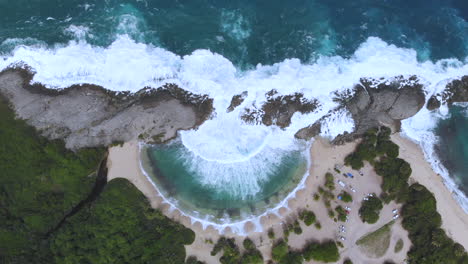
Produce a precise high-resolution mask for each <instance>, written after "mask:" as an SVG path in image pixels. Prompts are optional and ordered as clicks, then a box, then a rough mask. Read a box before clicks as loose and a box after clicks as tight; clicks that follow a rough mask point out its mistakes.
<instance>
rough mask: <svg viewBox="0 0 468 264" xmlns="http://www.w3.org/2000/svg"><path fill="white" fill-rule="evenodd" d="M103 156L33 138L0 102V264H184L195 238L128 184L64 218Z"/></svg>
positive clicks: (111, 187) (84, 193) (89, 185)
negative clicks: (73, 150) (70, 149)
mask: <svg viewBox="0 0 468 264" xmlns="http://www.w3.org/2000/svg"><path fill="white" fill-rule="evenodd" d="M104 156H105V149H104V148H95V149H82V150H79V151H77V152H72V151H69V150H67V149H65V147H64V144H63V142H61V141H59V140H55V141H50V140H47V139H46V138H44V137H42V136H39V135H38V132H37V131H35V129H34V128H32V127H30V126H28V125H27V124H26V122H25V121H23V120H18V119H15V115H14V112H13V111H11V109H10V108H9V106H8V104H7V103H6V100H4V98H0V160H1V162H0V172H1V173H0V263H21V264H24V263H47V264H49V263H174V264H175V263H177V264H180V263H183V262H184V259H185V249H184V245H185V244H190V243H192V242H193V239H194V233H193V231H191V230H190V229H187V228H185V227H183V226H182V225H180V224H177V223H175V222H173V221H172V220H170V219H168V218H167V217H165V216H164V215H162V214H161V213H160V212H159V211H157V210H153V209H152V208H151V207H150V205H149V202H148V201H147V200H146V198H145V197H144V196H143V195H142V194H141V193H140V192H139V191H138V190H137V189H136V188H135V187H134V186H133V185H131V184H130V183H129V182H128V181H127V180H124V179H118V180H113V181H111V182H109V183H108V184H107V185H106V186H105V187H104V189H103V191H102V192H101V193H100V195H99V196H98V197H97V199H95V200H93V201H91V203H89V204H86V205H85V206H83V207H82V208H81V209H80V210H79V211H78V212H77V213H76V214H74V215H71V216H70V217H68V218H65V216H67V215H69V214H70V212H71V211H72V209H73V208H76V206H77V205H78V204H80V202H82V201H84V200H86V199H87V197H89V195H90V193H91V191H92V189H93V186H94V184H95V181H96V179H97V169H98V166H99V163H100V162H101V160H102V159H103V158H104ZM63 219H66V220H65V221H64V222H63V224H61V225H59V224H60V223H61V222H62V220H63Z"/></svg>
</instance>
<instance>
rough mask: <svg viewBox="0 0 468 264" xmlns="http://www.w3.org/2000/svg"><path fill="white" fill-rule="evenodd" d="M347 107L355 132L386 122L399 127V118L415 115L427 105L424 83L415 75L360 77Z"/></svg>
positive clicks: (360, 132)
mask: <svg viewBox="0 0 468 264" xmlns="http://www.w3.org/2000/svg"><path fill="white" fill-rule="evenodd" d="M354 89H355V93H354V95H353V97H352V98H351V99H350V100H349V101H347V102H346V104H345V106H346V108H347V109H348V110H349V112H350V113H351V115H352V117H353V119H354V122H355V133H357V134H362V133H363V132H365V131H366V130H367V129H369V128H371V127H375V126H378V125H380V124H386V125H390V126H393V127H394V128H399V126H400V121H401V120H403V119H406V118H409V117H411V116H413V115H415V114H416V113H417V112H419V110H420V109H421V108H422V107H423V106H424V103H425V95H424V92H423V89H422V85H421V84H420V83H419V81H418V79H417V78H416V77H415V76H412V77H410V78H408V79H405V78H403V77H401V76H399V77H395V78H392V79H391V80H385V81H383V80H376V79H361V80H360V83H359V84H358V85H356V86H355V88H354Z"/></svg>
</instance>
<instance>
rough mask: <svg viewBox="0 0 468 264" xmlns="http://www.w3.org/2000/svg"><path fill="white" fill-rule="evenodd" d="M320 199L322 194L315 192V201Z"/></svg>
mask: <svg viewBox="0 0 468 264" xmlns="http://www.w3.org/2000/svg"><path fill="white" fill-rule="evenodd" d="M318 200H320V195H319V194H318V193H314V201H318Z"/></svg>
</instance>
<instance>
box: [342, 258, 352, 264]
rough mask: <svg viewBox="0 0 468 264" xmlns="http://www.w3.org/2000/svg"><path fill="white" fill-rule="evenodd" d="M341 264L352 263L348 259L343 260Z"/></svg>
mask: <svg viewBox="0 0 468 264" xmlns="http://www.w3.org/2000/svg"><path fill="white" fill-rule="evenodd" d="M343 264H353V262H352V261H351V260H350V259H345V261H344V262H343Z"/></svg>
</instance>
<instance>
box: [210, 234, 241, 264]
mask: <svg viewBox="0 0 468 264" xmlns="http://www.w3.org/2000/svg"><path fill="white" fill-rule="evenodd" d="M221 251H223V255H222V256H221V258H220V262H221V263H222V264H228V263H229V264H231V263H240V261H241V258H242V256H241V253H240V250H239V247H238V246H237V244H236V241H235V240H234V239H233V238H225V237H221V238H220V239H219V240H218V242H216V244H215V245H214V247H213V249H212V250H211V255H212V256H215V255H216V254H218V253H219V252H221Z"/></svg>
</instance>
